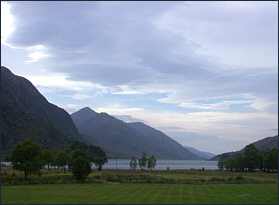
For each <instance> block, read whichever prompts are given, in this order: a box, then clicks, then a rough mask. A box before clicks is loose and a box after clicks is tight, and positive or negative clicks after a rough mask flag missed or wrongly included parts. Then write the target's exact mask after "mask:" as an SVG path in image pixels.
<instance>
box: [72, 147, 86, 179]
mask: <svg viewBox="0 0 279 205" xmlns="http://www.w3.org/2000/svg"><path fill="white" fill-rule="evenodd" d="M69 167H70V168H71V172H72V173H73V174H74V176H75V177H76V179H77V180H84V179H86V177H87V176H88V175H89V174H90V173H91V162H90V160H89V159H88V155H87V153H86V152H85V151H84V150H82V149H77V150H75V151H74V152H73V155H72V158H71V160H70V162H69Z"/></svg>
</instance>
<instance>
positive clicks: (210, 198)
mask: <svg viewBox="0 0 279 205" xmlns="http://www.w3.org/2000/svg"><path fill="white" fill-rule="evenodd" d="M1 203H2V204H278V185H277V184H229V185H228V184H223V185H181V184H134V183H133V184H120V183H101V184H55V185H51V184H48V185H17V186H2V187H1Z"/></svg>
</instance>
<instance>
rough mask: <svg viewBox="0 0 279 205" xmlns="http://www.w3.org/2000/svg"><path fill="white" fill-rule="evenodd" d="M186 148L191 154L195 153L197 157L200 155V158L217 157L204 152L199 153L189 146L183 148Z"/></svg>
mask: <svg viewBox="0 0 279 205" xmlns="http://www.w3.org/2000/svg"><path fill="white" fill-rule="evenodd" d="M183 147H184V148H186V149H187V150H189V151H190V152H192V153H194V154H195V155H198V156H199V157H201V158H203V159H211V158H212V157H214V156H215V154H212V153H210V152H203V151H199V150H197V149H195V148H193V147H188V146H183Z"/></svg>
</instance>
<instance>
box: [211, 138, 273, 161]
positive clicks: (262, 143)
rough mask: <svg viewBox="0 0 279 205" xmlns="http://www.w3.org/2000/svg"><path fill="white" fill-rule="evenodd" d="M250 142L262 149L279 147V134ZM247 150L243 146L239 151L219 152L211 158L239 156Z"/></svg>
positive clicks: (217, 159)
mask: <svg viewBox="0 0 279 205" xmlns="http://www.w3.org/2000/svg"><path fill="white" fill-rule="evenodd" d="M250 144H254V145H255V147H256V148H258V149H259V150H261V151H267V150H270V149H272V148H273V147H277V148H278V135H275V136H273V137H265V138H263V139H261V140H258V141H256V142H252V143H250ZM244 151H245V147H244V148H242V149H241V150H239V151H235V152H225V153H222V154H218V155H216V156H214V157H213V158H211V159H210V160H216V161H219V160H220V159H221V158H224V157H225V158H229V157H233V156H238V155H240V154H243V153H244Z"/></svg>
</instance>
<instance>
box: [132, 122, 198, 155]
mask: <svg viewBox="0 0 279 205" xmlns="http://www.w3.org/2000/svg"><path fill="white" fill-rule="evenodd" d="M128 124H129V125H130V126H132V127H133V128H134V129H135V130H136V131H138V132H139V133H141V134H143V135H145V136H146V137H148V138H149V139H151V140H153V141H154V142H156V143H159V144H160V145H161V146H162V147H163V148H165V150H166V151H167V152H168V153H169V154H170V155H172V156H174V157H175V158H177V159H180V158H185V156H188V157H189V158H192V159H201V158H200V157H198V156H197V155H195V154H193V153H192V152H190V151H189V150H185V148H184V147H183V146H182V145H181V144H179V143H178V142H176V141H175V140H173V139H172V138H170V137H169V136H167V135H166V134H164V133H163V132H161V131H159V130H156V129H154V128H152V127H150V126H148V125H146V124H144V123H141V122H133V123H128Z"/></svg>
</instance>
